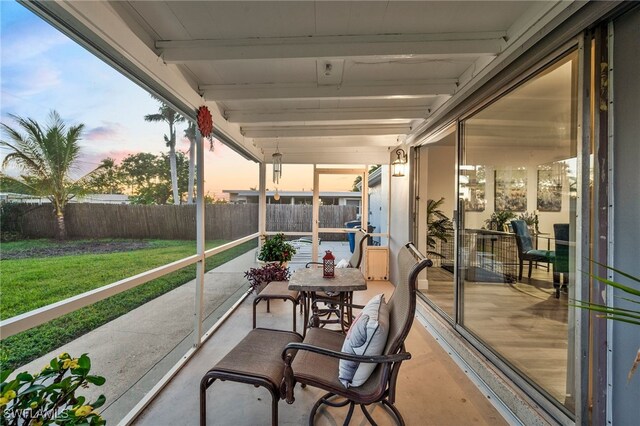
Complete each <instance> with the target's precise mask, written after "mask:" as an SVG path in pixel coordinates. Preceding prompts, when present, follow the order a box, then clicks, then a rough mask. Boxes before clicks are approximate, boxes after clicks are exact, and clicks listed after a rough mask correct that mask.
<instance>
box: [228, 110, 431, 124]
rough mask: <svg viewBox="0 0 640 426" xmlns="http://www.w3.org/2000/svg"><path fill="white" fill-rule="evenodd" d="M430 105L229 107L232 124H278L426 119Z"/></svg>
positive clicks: (229, 118) (229, 117)
mask: <svg viewBox="0 0 640 426" xmlns="http://www.w3.org/2000/svg"><path fill="white" fill-rule="evenodd" d="M426 114H427V107H397V108H392V107H385V108H379V107H376V108H374V107H370V108H300V109H298V108H295V109H270V110H226V111H225V112H224V116H225V117H226V118H227V121H229V122H230V123H276V122H297V121H344V120H414V119H424V118H425V116H426Z"/></svg>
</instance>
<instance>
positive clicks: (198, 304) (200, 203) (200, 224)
mask: <svg viewBox="0 0 640 426" xmlns="http://www.w3.org/2000/svg"><path fill="white" fill-rule="evenodd" d="M196 157H197V162H196V164H197V167H196V253H197V255H198V257H199V260H198V263H196V294H195V306H194V314H193V318H194V324H193V325H194V327H193V331H194V334H195V336H194V340H193V346H194V347H196V348H197V347H199V346H200V342H201V338H202V318H203V313H204V298H203V294H204V267H205V257H204V238H205V228H204V217H205V206H204V147H203V144H202V135H201V134H200V131H196Z"/></svg>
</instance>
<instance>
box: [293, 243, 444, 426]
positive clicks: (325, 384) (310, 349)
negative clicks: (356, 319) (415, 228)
mask: <svg viewBox="0 0 640 426" xmlns="http://www.w3.org/2000/svg"><path fill="white" fill-rule="evenodd" d="M431 265H432V262H431V261H430V260H429V259H426V258H425V257H424V256H422V255H421V254H420V253H419V252H418V251H417V250H416V248H415V246H414V245H413V244H411V243H409V244H407V245H406V246H404V247H403V248H401V249H400V251H399V253H398V273H399V278H398V280H397V286H396V288H395V291H394V292H393V295H392V296H391V298H390V299H389V302H388V304H387V307H388V309H389V311H388V312H389V318H388V320H389V323H388V324H389V328H388V330H389V332H388V337H387V339H386V342H383V343H386V345H385V346H384V348H383V350H382V354H381V355H376V354H375V353H371V354H368V353H366V352H364V353H363V354H362V355H361V354H359V353H354V352H355V351H352V352H351V353H350V352H342V349H343V344H344V343H345V338H346V336H345V335H342V334H340V333H339V332H336V331H332V330H327V329H322V328H310V329H309V330H308V331H307V334H306V336H305V339H304V341H303V342H302V343H290V344H289V345H287V348H286V349H285V351H284V352H283V354H282V357H283V359H284V361H285V369H284V380H283V386H282V388H281V391H282V393H283V395H284V396H285V399H286V400H287V402H288V403H289V404H292V403H293V402H294V401H295V396H294V388H295V385H296V383H302V384H304V385H307V386H314V387H318V388H321V389H324V390H325V391H327V392H328V393H327V394H325V395H323V396H322V397H320V399H319V400H318V401H316V403H315V404H314V406H313V408H312V409H311V413H310V414H309V424H310V425H312V424H314V421H315V416H316V413H317V411H318V409H319V408H320V407H321V406H323V405H328V406H330V407H344V406H346V405H349V411H348V412H347V416H346V418H345V421H344V424H345V425H348V424H349V421H350V420H351V417H352V415H353V411H354V409H355V406H356V405H359V406H360V408H361V410H362V412H363V414H364V415H365V417H366V418H367V420H368V421H369V423H371V424H372V425H375V424H376V423H375V421H374V420H373V418H372V417H371V414H370V413H369V412H368V411H367V408H366V407H367V406H368V405H370V404H374V403H380V404H382V405H383V406H384V407H385V408H387V409H388V410H389V412H390V413H391V414H392V415H393V417H394V419H395V421H396V422H397V423H398V424H400V425H404V420H403V419H402V415H401V414H400V411H398V409H397V408H396V407H395V405H394V403H395V394H396V382H397V379H398V372H399V369H400V366H401V364H402V362H403V361H406V360H408V359H410V358H411V354H410V353H408V352H407V351H406V350H405V347H404V340H405V338H406V337H407V334H408V333H409V330H410V329H411V325H412V323H413V320H414V317H415V312H416V283H417V280H418V275H419V274H420V272H421V271H422V270H423V269H424V268H426V267H427V266H431ZM374 299H375V298H374ZM374 299H372V301H370V302H369V304H367V306H370V304H371V303H372V302H373V300H374ZM359 308H362V307H359ZM366 310H367V307H364V311H366ZM381 311H382V310H381ZM381 311H379V312H381ZM364 315H365V314H362V316H361V317H360V318H364ZM380 319H381V318H380V317H378V320H380ZM353 330H358V325H357V323H356V325H355V326H354V329H353ZM353 330H351V332H353ZM352 337H353V336H350V337H349V339H351V338H352ZM355 341H356V342H358V341H359V340H358V339H355ZM372 346H374V344H372ZM347 350H348V349H347ZM372 352H374V351H372ZM340 360H343V361H349V362H356V363H373V364H375V365H376V367H375V369H374V370H373V372H372V373H371V376H369V378H368V379H367V378H363V380H366V381H365V382H364V383H363V384H362V385H361V386H349V387H345V385H344V384H343V383H342V381H341V380H340V373H339V370H340V368H339V366H340ZM343 379H344V377H343ZM355 382H356V380H355V378H354V380H353V382H352V383H355ZM347 384H348V383H347Z"/></svg>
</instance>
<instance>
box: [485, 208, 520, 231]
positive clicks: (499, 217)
mask: <svg viewBox="0 0 640 426" xmlns="http://www.w3.org/2000/svg"><path fill="white" fill-rule="evenodd" d="M515 217H516V215H515V213H513V212H512V211H509V210H502V211H495V212H493V213H491V217H490V218H489V219H487V220H485V221H484V223H486V224H487V227H488V228H489V229H492V230H494V231H502V230H503V229H504V226H505V225H506V224H507V223H509V221H510V220H511V219H513V218H515Z"/></svg>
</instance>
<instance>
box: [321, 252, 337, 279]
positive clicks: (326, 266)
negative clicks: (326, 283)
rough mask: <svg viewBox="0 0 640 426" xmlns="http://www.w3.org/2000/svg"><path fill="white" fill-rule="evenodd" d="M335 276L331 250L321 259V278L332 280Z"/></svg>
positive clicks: (334, 262)
mask: <svg viewBox="0 0 640 426" xmlns="http://www.w3.org/2000/svg"><path fill="white" fill-rule="evenodd" d="M335 275H336V258H335V256H334V255H333V253H331V250H327V251H326V252H325V255H324V257H323V258H322V276H323V277H324V278H333V277H335Z"/></svg>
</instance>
